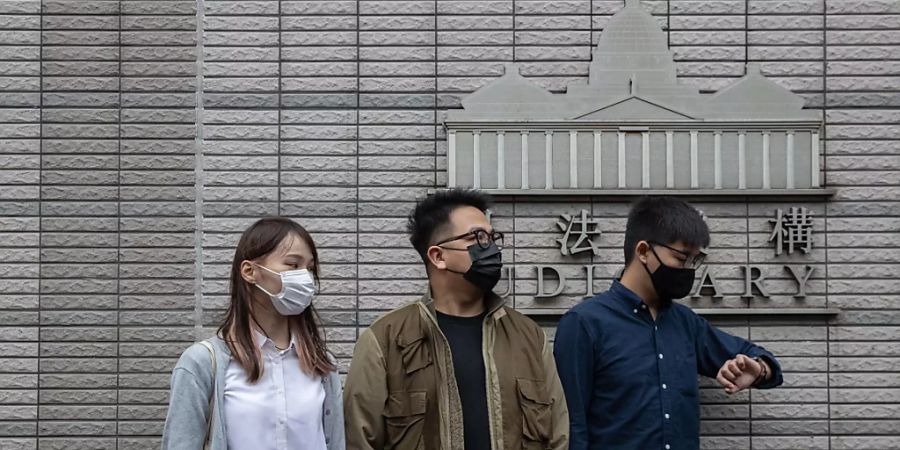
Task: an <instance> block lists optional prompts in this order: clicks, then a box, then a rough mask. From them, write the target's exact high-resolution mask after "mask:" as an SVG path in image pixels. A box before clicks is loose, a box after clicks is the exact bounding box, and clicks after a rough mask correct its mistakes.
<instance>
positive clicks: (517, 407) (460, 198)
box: [344, 189, 569, 450]
mask: <svg viewBox="0 0 900 450" xmlns="http://www.w3.org/2000/svg"><path fill="white" fill-rule="evenodd" d="M489 202H490V199H489V198H488V197H487V196H486V195H484V194H482V193H480V192H478V191H472V190H461V189H453V190H449V191H442V192H438V193H436V194H435V195H433V196H431V197H429V198H427V199H425V200H423V201H421V202H420V203H419V204H418V205H416V209H415V211H413V213H412V214H411V215H410V217H409V224H408V229H409V232H410V242H411V243H412V246H413V248H415V250H416V252H418V254H419V256H420V257H421V258H422V261H423V262H424V263H425V272H426V273H427V275H428V283H429V289H427V290H426V293H425V295H424V296H423V297H422V298H421V299H419V300H418V301H416V302H414V303H411V304H409V305H406V306H403V307H401V308H399V309H396V310H394V311H391V312H390V313H388V314H386V315H385V316H383V317H381V318H380V319H378V320H377V321H375V323H373V324H372V325H371V326H370V327H369V328H368V329H367V330H366V331H365V332H363V334H362V335H360V337H359V340H358V341H357V344H356V348H355V350H354V352H353V361H352V363H351V365H350V372H349V374H348V375H347V381H346V386H345V388H344V417H345V421H346V426H345V429H346V434H347V448H352V449H354V450H360V449H363V450H364V449H401V450H402V449H428V450H457V449H459V450H462V449H468V450H490V449H493V450H505V449H510V448H515V449H520V448H521V449H532V448H533V449H542V450H544V449H554V450H557V449H558V450H563V449H566V448H568V432H569V421H568V413H567V410H566V397H565V394H564V393H563V390H562V385H561V384H560V381H559V377H558V376H557V374H556V364H555V362H554V359H553V351H552V348H551V346H550V344H549V343H548V342H547V338H546V336H545V335H544V332H543V330H542V329H541V328H540V327H539V326H538V325H537V324H536V323H534V322H533V321H532V320H531V319H529V318H527V317H525V316H523V315H522V314H520V313H518V312H516V311H515V310H513V309H511V308H508V307H506V306H504V301H503V299H501V298H499V297H498V296H497V295H496V294H494V293H493V291H492V290H493V288H494V286H495V285H496V284H497V281H499V279H500V270H501V268H502V266H503V264H502V257H501V248H502V246H503V234H502V233H500V232H498V231H495V230H494V228H493V226H492V225H491V223H490V221H489V220H488V218H487V216H486V215H485V212H486V211H487V209H488V207H489Z"/></svg>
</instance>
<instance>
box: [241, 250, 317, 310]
mask: <svg viewBox="0 0 900 450" xmlns="http://www.w3.org/2000/svg"><path fill="white" fill-rule="evenodd" d="M254 264H255V263H254ZM256 265H257V266H259V267H261V268H263V269H266V270H267V271H269V272H272V273H273V274H275V275H278V276H279V277H281V292H279V293H278V294H272V293H271V292H269V291H267V290H265V288H263V287H262V286H260V285H259V284H256V287H258V288H259V290H261V291H263V292H265V293H266V294H268V295H269V298H271V299H272V305H273V306H275V309H276V310H277V311H278V312H279V313H280V314H281V315H283V316H296V315H298V314H301V313H302V312H303V311H306V308H309V305H310V303H312V299H313V296H314V295H316V283H315V281H314V280H313V277H312V274H311V273H310V272H309V270H306V269H298V270H288V271H285V272H276V271H274V270H272V269H269V268H268V267H266V266H262V265H259V264H256Z"/></svg>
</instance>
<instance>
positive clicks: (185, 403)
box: [162, 367, 211, 450]
mask: <svg viewBox="0 0 900 450" xmlns="http://www.w3.org/2000/svg"><path fill="white" fill-rule="evenodd" d="M210 387H211V386H210V384H208V383H207V384H206V385H205V386H204V384H203V383H201V381H200V380H199V378H198V377H197V376H196V375H194V374H193V373H192V372H190V371H188V370H187V369H185V368H183V367H176V368H175V370H173V371H172V388H171V391H170V393H169V411H168V413H167V414H166V424H165V427H164V428H163V436H162V450H201V449H202V448H203V444H204V443H205V441H206V431H207V429H206V428H207V425H206V417H207V415H208V414H209V392H210Z"/></svg>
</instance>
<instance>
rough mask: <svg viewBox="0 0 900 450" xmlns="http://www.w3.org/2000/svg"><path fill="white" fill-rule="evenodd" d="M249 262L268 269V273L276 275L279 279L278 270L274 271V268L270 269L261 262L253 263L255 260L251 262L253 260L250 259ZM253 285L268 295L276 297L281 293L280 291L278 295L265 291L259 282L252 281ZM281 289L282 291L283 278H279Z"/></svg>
mask: <svg viewBox="0 0 900 450" xmlns="http://www.w3.org/2000/svg"><path fill="white" fill-rule="evenodd" d="M250 264H253V265H254V266H257V267H261V268H263V269H265V270H267V271H269V273H272V274H274V275H277V276H278V278H279V279H281V274H280V273H278V272H276V271H274V270H272V269H270V268H268V267H266V266H264V265H262V264H257V263H255V262H253V261H250ZM253 285H254V286H256V287H257V288H259V290H261V291H263V292H265V293H266V295H268V296H269V297H277V296H278V295H281V293H279V294H278V295H275V294H272V293H271V292H269V291H267V290H266V289H265V288H264V287H262V286H260V285H259V283H253ZM281 290H282V291H284V279H281Z"/></svg>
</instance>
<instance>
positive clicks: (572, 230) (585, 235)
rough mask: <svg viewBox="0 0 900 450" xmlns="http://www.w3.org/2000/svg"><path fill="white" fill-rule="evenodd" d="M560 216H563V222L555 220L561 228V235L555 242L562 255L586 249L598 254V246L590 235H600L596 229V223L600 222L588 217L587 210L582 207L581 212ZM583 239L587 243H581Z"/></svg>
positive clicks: (595, 254)
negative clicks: (575, 214)
mask: <svg viewBox="0 0 900 450" xmlns="http://www.w3.org/2000/svg"><path fill="white" fill-rule="evenodd" d="M560 217H562V218H563V220H564V221H565V223H564V222H557V223H556V225H557V226H559V229H560V230H562V232H563V237H561V238H559V239H557V240H556V242H558V243H559V251H560V253H562V254H563V256H567V255H574V254H576V253H581V252H585V251H588V250H591V251H592V252H594V256H599V255H600V248H599V247H598V246H597V244H596V243H594V241H593V240H592V239H591V238H590V237H591V236H597V237H599V236H600V230H599V229H597V225H599V223H600V221H599V220H596V219H594V218H592V217H590V216H589V215H588V212H587V210H584V209H582V210H581V214H580V215H578V216H574V215H570V214H562V215H561V216H560ZM576 237H577V239H575V242H574V243H573V244H572V245H569V241H570V240H571V239H573V238H576ZM584 241H587V243H588V245H582V244H583V243H584Z"/></svg>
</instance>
